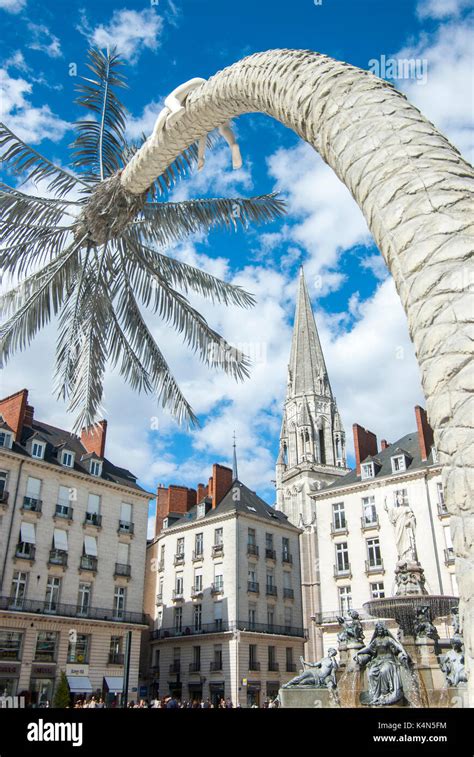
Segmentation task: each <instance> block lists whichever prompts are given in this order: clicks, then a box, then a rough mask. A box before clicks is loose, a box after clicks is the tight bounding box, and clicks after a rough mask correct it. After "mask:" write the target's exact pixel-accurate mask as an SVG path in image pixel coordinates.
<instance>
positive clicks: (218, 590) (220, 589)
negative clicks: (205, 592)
mask: <svg viewBox="0 0 474 757" xmlns="http://www.w3.org/2000/svg"><path fill="white" fill-rule="evenodd" d="M223 593H224V582H223V581H219V582H218V583H216V584H211V594H223Z"/></svg>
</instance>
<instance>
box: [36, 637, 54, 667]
mask: <svg viewBox="0 0 474 757" xmlns="http://www.w3.org/2000/svg"><path fill="white" fill-rule="evenodd" d="M57 642H58V634H57V633H56V632H55V631H39V632H38V636H37V637H36V652H35V660H39V661H41V662H55V660H56V647H57Z"/></svg>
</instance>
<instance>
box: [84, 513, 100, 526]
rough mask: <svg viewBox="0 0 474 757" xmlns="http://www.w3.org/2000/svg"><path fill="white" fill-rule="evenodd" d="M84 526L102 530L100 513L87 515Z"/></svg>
mask: <svg viewBox="0 0 474 757" xmlns="http://www.w3.org/2000/svg"><path fill="white" fill-rule="evenodd" d="M84 525H85V526H96V527H97V528H100V527H101V526H102V515H99V513H86V514H85V517H84Z"/></svg>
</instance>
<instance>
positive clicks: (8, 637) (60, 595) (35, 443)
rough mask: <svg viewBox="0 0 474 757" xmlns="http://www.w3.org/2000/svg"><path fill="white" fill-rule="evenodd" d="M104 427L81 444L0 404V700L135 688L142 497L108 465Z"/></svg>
mask: <svg viewBox="0 0 474 757" xmlns="http://www.w3.org/2000/svg"><path fill="white" fill-rule="evenodd" d="M106 431H107V424H106V421H102V422H101V423H100V424H99V425H98V426H97V427H95V428H94V429H85V430H84V431H83V432H82V434H81V437H78V436H76V435H74V434H70V433H69V432H67V431H64V430H63V429H59V428H56V427H53V426H50V425H48V424H46V423H43V422H42V421H39V420H37V419H36V418H35V417H34V410H33V408H32V407H31V406H30V405H29V404H28V392H27V390H25V389H24V390H22V391H20V392H18V393H16V394H14V395H12V396H10V397H7V398H5V399H3V400H1V401H0V491H1V494H0V568H1V576H0V583H1V586H0V692H1V693H2V694H4V693H6V694H9V695H15V694H22V693H26V695H27V697H28V698H29V699H30V700H31V702H32V703H33V704H37V705H38V704H41V703H44V702H45V701H51V699H52V697H53V693H54V689H55V686H56V684H57V681H58V678H59V675H60V672H61V671H64V672H65V673H66V675H67V677H68V682H69V686H70V690H71V692H72V693H77V694H90V693H91V692H101V693H103V694H104V695H105V696H106V697H108V698H109V700H112V699H114V698H115V695H116V693H118V692H121V690H122V685H123V675H124V655H125V647H126V644H127V638H128V632H129V631H130V632H131V648H130V652H131V668H130V680H129V696H130V697H131V698H133V697H134V696H135V698H136V696H137V694H135V695H134V692H136V691H137V686H138V666H139V654H140V640H141V632H142V630H143V628H144V618H143V606H142V604H143V587H144V572H145V565H144V563H145V551H146V536H147V517H148V501H149V496H150V495H149V494H148V493H147V492H145V491H144V490H143V489H142V488H141V487H140V486H138V485H137V483H136V479H135V477H134V476H133V475H132V474H131V473H130V472H129V471H127V470H125V469H122V468H118V467H117V466H115V465H113V464H112V463H111V462H110V461H109V460H107V458H106V457H105V443H106Z"/></svg>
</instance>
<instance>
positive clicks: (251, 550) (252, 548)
mask: <svg viewBox="0 0 474 757" xmlns="http://www.w3.org/2000/svg"><path fill="white" fill-rule="evenodd" d="M247 554H248V555H253V556H254V557H258V546H257V545H256V544H251V543H249V544H247Z"/></svg>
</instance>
